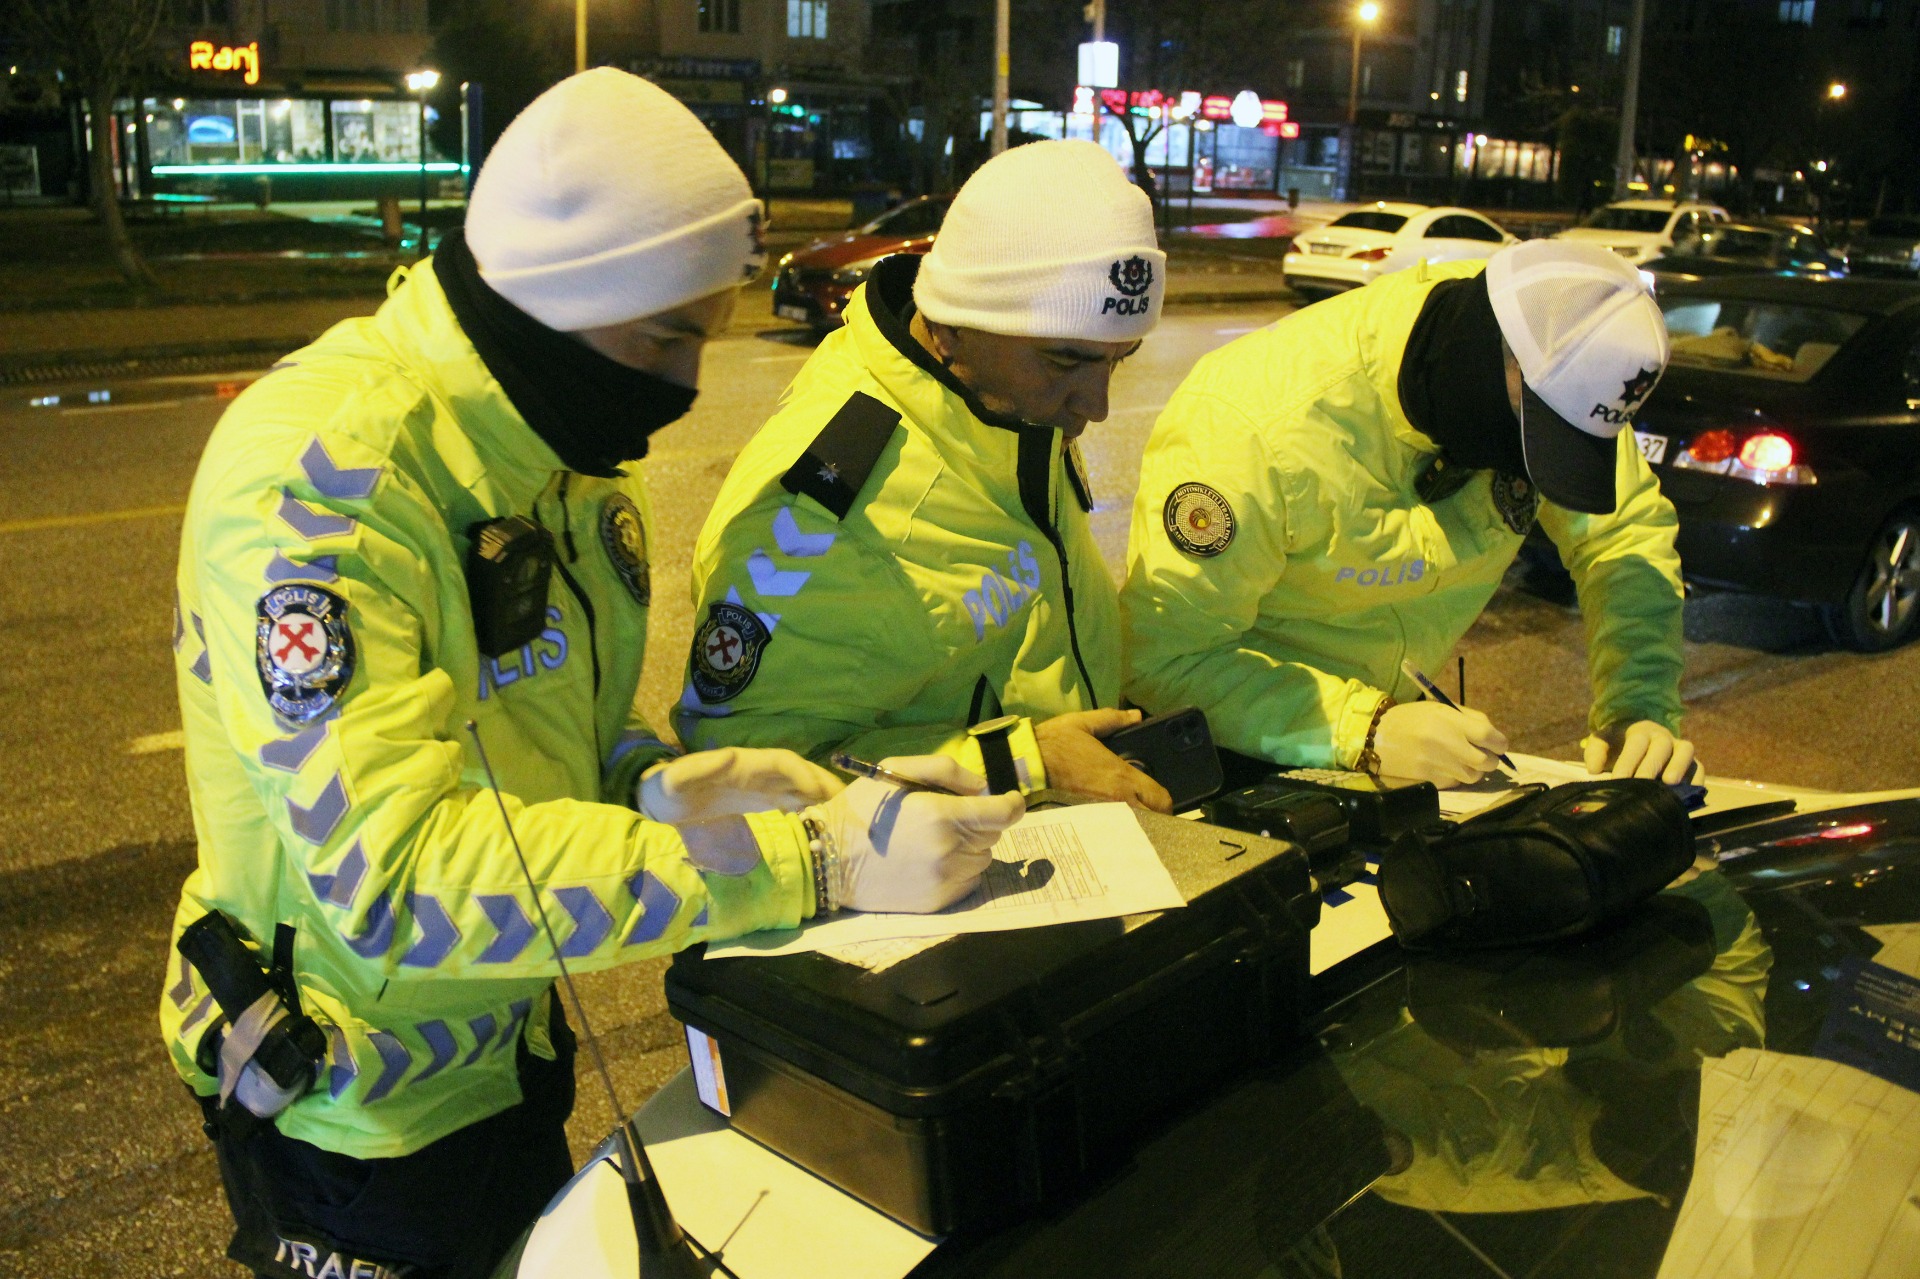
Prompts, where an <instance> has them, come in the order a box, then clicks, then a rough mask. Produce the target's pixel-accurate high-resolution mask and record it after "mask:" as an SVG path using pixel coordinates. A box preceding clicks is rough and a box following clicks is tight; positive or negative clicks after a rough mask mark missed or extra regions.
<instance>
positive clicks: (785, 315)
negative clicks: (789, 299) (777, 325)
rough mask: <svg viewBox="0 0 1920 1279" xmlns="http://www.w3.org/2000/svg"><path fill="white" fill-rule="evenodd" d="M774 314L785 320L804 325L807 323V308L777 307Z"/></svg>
mask: <svg viewBox="0 0 1920 1279" xmlns="http://www.w3.org/2000/svg"><path fill="white" fill-rule="evenodd" d="M773 313H774V314H775V315H777V316H779V317H780V318H781V319H783V320H798V321H800V323H802V324H805V323H806V322H807V308H806V307H804V306H776V307H774V308H773Z"/></svg>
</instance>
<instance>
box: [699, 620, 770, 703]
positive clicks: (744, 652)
mask: <svg viewBox="0 0 1920 1279" xmlns="http://www.w3.org/2000/svg"><path fill="white" fill-rule="evenodd" d="M771 638H772V636H771V635H770V634H769V633H768V631H767V628H766V625H765V624H764V623H762V622H761V620H760V619H759V618H758V617H756V616H754V613H753V610H752V609H749V608H743V607H742V606H740V605H738V604H735V603H733V602H732V601H730V600H716V601H714V602H713V603H712V604H709V605H707V620H706V621H704V622H702V623H700V625H699V627H698V628H697V629H696V630H695V631H694V633H693V660H692V662H691V663H690V664H689V665H690V667H691V677H692V679H693V691H694V692H696V693H698V694H699V695H700V700H701V701H703V702H724V701H728V700H730V699H732V698H734V697H736V696H738V695H739V694H740V693H741V692H742V691H743V690H744V689H745V688H746V687H747V685H749V684H751V683H753V677H754V674H755V673H756V672H757V671H758V670H759V669H760V653H761V651H762V650H763V649H765V648H766V646H767V641H768V640H769V639H771Z"/></svg>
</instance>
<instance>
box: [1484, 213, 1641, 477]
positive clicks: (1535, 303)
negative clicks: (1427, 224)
mask: <svg viewBox="0 0 1920 1279" xmlns="http://www.w3.org/2000/svg"><path fill="white" fill-rule="evenodd" d="M1487 296H1488V298H1489V299H1490V300H1491V301H1492V303H1493V314H1494V318H1495V319H1497V320H1498V321H1499V322H1500V334H1501V336H1502V337H1504V338H1506V340H1507V346H1508V347H1510V348H1511V349H1512V351H1513V354H1514V358H1515V359H1517V360H1518V361H1519V362H1520V376H1521V379H1522V380H1523V381H1524V383H1525V387H1524V389H1523V390H1522V392H1521V411H1520V443H1521V448H1522V449H1523V451H1524V453H1525V457H1526V462H1527V472H1528V474H1529V475H1531V476H1532V478H1533V482H1534V483H1535V484H1536V485H1538V486H1539V488H1540V492H1541V493H1542V494H1543V495H1544V496H1545V497H1546V498H1547V499H1548V500H1549V501H1552V502H1554V503H1555V504H1557V505H1559V506H1564V507H1566V508H1567V509H1569V510H1573V511H1585V512H1587V513H1589V514H1593V515H1605V514H1608V513H1610V512H1611V511H1612V510H1613V509H1614V507H1615V506H1616V505H1618V498H1617V496H1616V494H1615V491H1614V471H1615V466H1616V462H1617V459H1618V445H1617V444H1616V441H1617V440H1618V438H1619V435H1620V432H1621V431H1623V430H1625V429H1626V428H1627V427H1629V426H1631V425H1632V424H1633V415H1634V413H1635V412H1636V411H1637V410H1638V409H1639V407H1640V406H1641V405H1642V404H1644V403H1646V399H1647V397H1648V396H1649V395H1651V394H1652V393H1653V388H1654V385H1655V384H1656V383H1657V382H1659V380H1660V375H1661V374H1662V373H1663V372H1665V371H1666V367H1667V326H1666V322H1665V321H1664V320H1663V319H1662V318H1661V316H1660V308H1659V307H1658V306H1657V305H1655V303H1654V300H1653V297H1652V295H1651V294H1649V293H1648V292H1647V286H1646V285H1645V283H1643V282H1642V281H1641V279H1640V273H1639V272H1638V271H1637V270H1635V269H1634V268H1633V267H1632V266H1631V265H1630V264H1629V263H1627V262H1626V261H1625V260H1624V259H1623V258H1621V257H1620V255H1619V254H1617V253H1614V252H1613V251H1612V250H1611V249H1604V248H1600V247H1598V246H1595V245H1586V244H1576V243H1568V242H1567V241H1565V240H1530V241H1528V242H1526V243H1524V244H1516V245H1514V246H1513V247H1512V248H1510V249H1502V250H1501V251H1500V252H1498V253H1496V254H1494V255H1493V256H1492V257H1491V258H1489V259H1488V260H1487Z"/></svg>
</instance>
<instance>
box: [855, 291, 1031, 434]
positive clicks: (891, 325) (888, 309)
mask: <svg viewBox="0 0 1920 1279" xmlns="http://www.w3.org/2000/svg"><path fill="white" fill-rule="evenodd" d="M919 274H920V255H919V254H917V253H896V254H894V255H893V256H892V257H890V258H882V259H881V260H880V262H879V264H878V265H877V266H875V267H874V268H873V274H872V275H869V276H868V277H867V314H869V315H871V316H872V317H873V327H875V328H876V329H879V330H880V334H881V336H883V337H884V338H886V339H887V341H889V342H891V343H892V344H893V348H894V350H896V351H898V352H900V354H901V355H904V356H905V357H906V358H907V359H909V360H911V361H912V362H913V364H914V365H915V366H916V367H917V368H920V369H922V370H924V371H925V372H926V374H927V376H929V377H931V378H932V379H933V380H934V381H936V382H938V383H939V384H940V385H941V386H944V387H946V388H947V389H948V390H949V391H952V392H953V393H954V394H955V395H957V396H959V397H960V402H961V403H963V404H965V405H966V406H967V412H969V413H971V414H973V415H974V416H975V417H977V418H979V419H980V420H981V421H982V422H985V423H986V424H987V425H988V426H997V427H999V428H1000V429H1001V430H1003V431H1014V432H1018V433H1024V432H1027V431H1033V432H1037V433H1039V434H1042V435H1045V436H1047V437H1048V439H1049V442H1051V438H1052V435H1053V428H1052V427H1047V426H1039V425H1037V424H1035V423H1033V422H1028V421H1025V420H1023V419H1021V418H1017V417H1011V416H1009V415H1007V414H1005V413H995V412H993V411H992V410H991V409H989V408H987V406H986V405H984V404H982V403H980V398H979V397H978V396H976V395H975V394H974V393H973V389H972V388H971V387H969V386H968V385H967V384H966V383H965V382H962V381H961V380H960V379H959V378H957V377H955V376H954V375H953V370H952V369H950V368H948V367H947V366H946V365H944V364H942V363H941V362H940V360H939V358H938V357H937V356H935V355H934V353H933V352H932V351H929V350H927V348H926V347H924V346H921V345H920V343H919V340H918V339H916V338H915V337H914V336H913V311H914V307H913V281H914V278H915V277H916V276H918V275H919Z"/></svg>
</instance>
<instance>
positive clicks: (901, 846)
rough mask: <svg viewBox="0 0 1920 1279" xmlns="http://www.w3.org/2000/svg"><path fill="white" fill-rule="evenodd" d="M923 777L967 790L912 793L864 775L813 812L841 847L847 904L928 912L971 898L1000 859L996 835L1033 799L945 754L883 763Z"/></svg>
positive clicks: (842, 882) (843, 894)
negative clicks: (991, 790) (1000, 789)
mask: <svg viewBox="0 0 1920 1279" xmlns="http://www.w3.org/2000/svg"><path fill="white" fill-rule="evenodd" d="M880 762H881V766H882V767H884V768H890V769H892V770H893V771H894V772H896V773H901V774H903V775H905V776H907V777H911V778H913V779H914V780H915V781H921V782H928V783H931V784H933V785H936V786H944V787H946V788H947V789H949V790H954V791H959V792H961V794H958V795H942V794H939V793H938V792H935V791H906V790H902V789H900V788H899V787H898V786H892V785H889V784H887V783H886V782H876V781H873V780H871V779H870V778H865V777H863V778H859V779H858V780H856V781H855V782H854V783H853V785H851V786H849V787H847V788H846V790H844V791H842V792H840V794H838V795H836V796H835V797H834V798H832V799H830V800H828V801H827V802H826V803H825V804H822V805H820V806H819V807H817V808H811V809H808V810H807V815H808V816H809V817H812V818H813V819H814V820H816V821H818V822H819V823H820V824H821V826H822V827H823V828H824V829H825V831H826V834H827V836H828V838H830V839H831V840H833V842H834V846H835V847H837V848H838V849H839V850H840V873H839V885H840V891H839V897H840V904H841V905H842V906H845V907H848V908H850V909H852V910H875V911H910V912H912V913H914V914H927V913H929V912H932V911H936V910H941V909H943V908H945V907H947V906H951V905H952V904H953V903H954V902H957V901H959V900H960V899H961V898H962V897H965V896H966V895H967V893H968V892H969V891H970V890H971V889H972V888H973V883H974V881H975V880H976V879H978V878H980V875H981V872H983V871H985V870H986V868H987V867H988V866H989V865H990V864H992V862H993V852H992V849H993V845H994V841H996V840H998V839H999V838H1000V832H1001V831H1003V830H1005V829H1006V828H1007V827H1009V826H1011V825H1013V824H1014V823H1015V822H1017V821H1019V820H1020V818H1021V817H1022V816H1023V815H1025V813H1026V811H1027V801H1026V800H1025V799H1024V798H1023V797H1022V796H1020V795H1019V794H1017V793H1010V794H1006V795H988V794H986V789H987V783H986V781H985V780H984V779H982V778H980V777H978V776H976V775H974V774H973V773H970V772H968V771H967V770H966V769H964V768H962V767H960V765H959V764H957V763H955V762H954V761H953V760H951V759H949V758H947V757H946V756H945V755H902V756H895V757H893V758H892V759H885V760H882V761H880Z"/></svg>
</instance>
